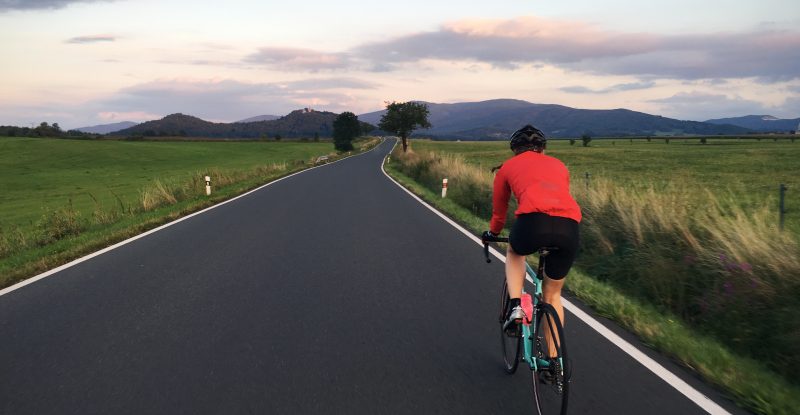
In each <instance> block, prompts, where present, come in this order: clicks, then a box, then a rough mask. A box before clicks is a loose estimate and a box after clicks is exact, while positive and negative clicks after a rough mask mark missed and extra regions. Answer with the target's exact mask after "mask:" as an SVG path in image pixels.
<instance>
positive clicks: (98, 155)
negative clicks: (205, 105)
mask: <svg viewBox="0 0 800 415" xmlns="http://www.w3.org/2000/svg"><path fill="white" fill-rule="evenodd" d="M376 142H377V140H375V139H369V140H360V141H358V142H356V143H354V144H355V145H356V147H357V148H359V147H360V149H361V150H364V149H366V148H367V147H369V146H371V145H373V144H375V143H376ZM323 155H326V156H329V159H330V160H334V159H336V158H340V157H342V156H344V155H346V154H336V153H334V149H333V145H332V144H331V143H330V142H311V141H291V142H275V141H269V142H267V141H124V140H68V139H49V138H0V288H2V287H4V286H8V285H11V284H13V283H14V282H17V281H20V280H22V279H25V278H27V277H29V276H31V275H35V274H36V273H39V272H43V271H45V270H47V269H50V268H53V267H55V266H58V265H61V264H63V263H66V262H68V261H70V260H72V259H75V258H77V257H79V256H81V255H85V254H87V253H89V252H93V251H94V250H98V249H101V248H103V247H105V246H108V245H111V244H113V243H115V242H118V241H121V240H123V239H125V238H128V237H131V236H134V235H136V234H138V233H141V232H144V231H146V230H148V229H152V228H154V227H156V226H158V225H161V224H163V223H166V222H168V221H170V220H174V219H176V218H178V217H180V216H182V215H185V214H188V213H191V212H194V211H197V210H199V209H202V208H204V207H207V206H210V205H212V204H214V203H217V202H220V201H222V200H225V199H227V198H230V197H232V196H235V195H237V194H240V193H242V192H244V191H247V190H249V189H252V188H254V187H256V186H259V185H261V184H264V183H266V182H269V181H271V180H274V179H276V178H279V177H281V176H285V175H287V174H290V173H292V172H295V171H299V170H302V169H304V168H307V167H310V166H312V165H314V164H315V161H316V160H317V158H318V157H319V156H323ZM206 175H208V176H210V177H211V185H212V188H213V192H212V195H211V196H206V195H205V180H204V176H206Z"/></svg>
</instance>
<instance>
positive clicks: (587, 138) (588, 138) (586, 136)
mask: <svg viewBox="0 0 800 415" xmlns="http://www.w3.org/2000/svg"><path fill="white" fill-rule="evenodd" d="M581 141H583V146H584V147H589V143H591V142H592V136H590V135H589V134H584V135H582V136H581Z"/></svg>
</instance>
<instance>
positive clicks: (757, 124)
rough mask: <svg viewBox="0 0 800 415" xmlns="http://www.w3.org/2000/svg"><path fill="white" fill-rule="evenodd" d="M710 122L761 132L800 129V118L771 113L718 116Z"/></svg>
mask: <svg viewBox="0 0 800 415" xmlns="http://www.w3.org/2000/svg"><path fill="white" fill-rule="evenodd" d="M706 122H707V123H710V124H730V125H736V126H739V127H744V128H749V129H751V130H753V131H759V132H786V131H792V130H794V131H797V130H800V128H798V127H800V118H794V119H780V118H775V117H773V116H771V115H746V116H744V117H735V118H718V119H715V120H708V121H706Z"/></svg>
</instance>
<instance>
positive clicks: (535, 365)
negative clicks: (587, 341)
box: [522, 262, 563, 371]
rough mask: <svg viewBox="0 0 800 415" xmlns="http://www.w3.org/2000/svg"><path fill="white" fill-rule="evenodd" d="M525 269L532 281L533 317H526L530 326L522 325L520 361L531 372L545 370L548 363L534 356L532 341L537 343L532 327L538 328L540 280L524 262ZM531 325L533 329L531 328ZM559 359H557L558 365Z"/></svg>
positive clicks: (540, 297)
mask: <svg viewBox="0 0 800 415" xmlns="http://www.w3.org/2000/svg"><path fill="white" fill-rule="evenodd" d="M525 269H526V271H527V275H530V276H531V277H532V278H531V279H532V280H533V286H534V295H532V296H531V300H532V304H533V313H532V314H533V315H531V316H527V317H528V318H530V324H524V323H523V324H522V360H523V361H524V362H525V363H527V364H528V366H530V368H531V370H537V371H538V370H539V369H540V368H547V367H549V366H550V362H548V361H547V360H544V359H541V357H540V356H534V355H533V354H534V353H533V350H534V347H533V346H534V343H533V342H534V341H538V339H537V338H536V335H538V333H535V331H536V330H535V329H534V328H533V327H539V322H538V321H537V319H538V318H539V316H538V313H537V312H536V311H537V310H538V308H539V307H540V304H541V302H542V280H541V279H539V276H538V275H537V274H536V271H534V270H533V268H531V266H530V265H529V264H528V263H527V262H525ZM525 294H526V292H525V285H524V284H523V286H522V295H525ZM531 325H533V327H531ZM560 360H561V358H560V357H559V363H562V364H563V362H561V361H560Z"/></svg>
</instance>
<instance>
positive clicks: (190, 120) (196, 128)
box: [114, 108, 338, 138]
mask: <svg viewBox="0 0 800 415" xmlns="http://www.w3.org/2000/svg"><path fill="white" fill-rule="evenodd" d="M337 115H338V114H334V113H332V112H327V111H315V110H312V109H308V108H305V109H302V110H297V111H292V112H291V113H289V114H288V115H286V116H283V117H279V118H277V119H274V120H269V121H253V122H244V120H243V121H240V122H235V123H213V122H209V121H205V120H201V119H200V118H197V117H193V116H191V115H184V114H172V115H168V116H166V117H164V118H162V119H160V120H155V121H148V122H145V123H141V124H138V125H136V126H133V127H130V128H126V129H124V130H120V131H117V132H115V133H114V135H121V136H145V137H148V136H149V137H153V136H179V137H208V138H267V137H268V138H273V137H275V136H276V135H280V136H281V137H284V138H298V137H312V136H314V134H319V135H320V136H322V137H327V136H330V135H331V132H332V131H333V120H334V119H335V118H336V116H337ZM256 118H257V117H256Z"/></svg>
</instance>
